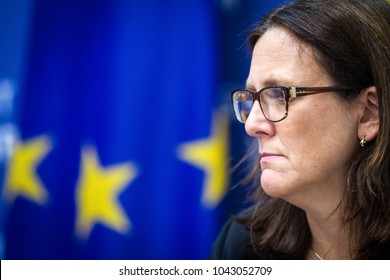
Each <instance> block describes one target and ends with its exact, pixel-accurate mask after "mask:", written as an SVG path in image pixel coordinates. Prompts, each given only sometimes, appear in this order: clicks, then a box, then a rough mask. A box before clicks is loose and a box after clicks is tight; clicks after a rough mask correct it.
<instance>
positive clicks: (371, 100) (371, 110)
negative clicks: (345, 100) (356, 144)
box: [358, 86, 379, 142]
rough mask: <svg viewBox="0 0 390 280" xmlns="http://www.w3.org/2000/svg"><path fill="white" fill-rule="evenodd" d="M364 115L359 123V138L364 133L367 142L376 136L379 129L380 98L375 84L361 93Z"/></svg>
mask: <svg viewBox="0 0 390 280" xmlns="http://www.w3.org/2000/svg"><path fill="white" fill-rule="evenodd" d="M360 98H361V101H362V103H361V104H362V105H363V106H362V107H363V110H362V115H361V118H360V123H359V131H358V138H359V139H360V140H361V139H362V137H363V135H364V139H365V141H367V142H370V141H372V140H374V139H375V138H376V136H377V135H378V131H379V100H378V95H377V89H376V87H375V86H371V87H368V88H365V89H364V90H363V91H362V93H361V96H360Z"/></svg>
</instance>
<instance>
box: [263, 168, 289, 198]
mask: <svg viewBox="0 0 390 280" xmlns="http://www.w3.org/2000/svg"><path fill="white" fill-rule="evenodd" d="M275 173H276V172H274V171H269V170H266V171H263V173H262V174H261V181H260V183H261V187H262V188H263V190H264V192H265V193H266V194H267V195H269V196H270V197H275V198H285V197H287V196H288V195H289V194H290V193H291V189H290V188H288V187H287V182H286V181H285V180H284V179H283V178H282V176H281V174H275Z"/></svg>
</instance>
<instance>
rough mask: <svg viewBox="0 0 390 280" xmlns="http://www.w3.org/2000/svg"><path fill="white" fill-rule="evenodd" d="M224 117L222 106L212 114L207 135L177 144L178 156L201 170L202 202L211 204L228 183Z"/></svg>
mask: <svg viewBox="0 0 390 280" xmlns="http://www.w3.org/2000/svg"><path fill="white" fill-rule="evenodd" d="M228 133H229V127H228V119H227V114H226V112H225V111H223V110H219V111H218V112H216V113H215V114H214V117H213V125H212V132H211V135H210V137H209V138H206V139H200V140H196V141H192V142H189V143H185V144H182V145H180V147H179V150H178V151H179V157H180V158H181V159H182V160H183V161H186V162H187V163H189V164H192V165H194V166H196V167H198V168H200V169H202V170H203V171H204V172H205V179H204V180H205V181H204V186H203V194H202V203H203V205H204V206H206V207H210V208H211V207H215V206H216V205H217V204H218V203H219V202H220V201H221V199H222V197H223V195H224V194H225V192H226V188H227V185H228V175H229V173H228Z"/></svg>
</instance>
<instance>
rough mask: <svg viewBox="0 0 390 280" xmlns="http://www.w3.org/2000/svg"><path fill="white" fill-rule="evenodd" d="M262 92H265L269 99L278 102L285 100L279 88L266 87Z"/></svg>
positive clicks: (282, 91)
mask: <svg viewBox="0 0 390 280" xmlns="http://www.w3.org/2000/svg"><path fill="white" fill-rule="evenodd" d="M263 94H265V95H266V96H267V98H269V99H270V100H274V101H280V102H284V101H286V97H285V93H284V90H283V89H280V88H268V89H266V90H265V91H264V93H263Z"/></svg>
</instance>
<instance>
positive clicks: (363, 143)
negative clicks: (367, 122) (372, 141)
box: [360, 132, 367, 148]
mask: <svg viewBox="0 0 390 280" xmlns="http://www.w3.org/2000/svg"><path fill="white" fill-rule="evenodd" d="M366 143H367V141H366V133H365V132H364V133H363V138H362V140H360V147H362V148H364V146H365V145H366Z"/></svg>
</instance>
